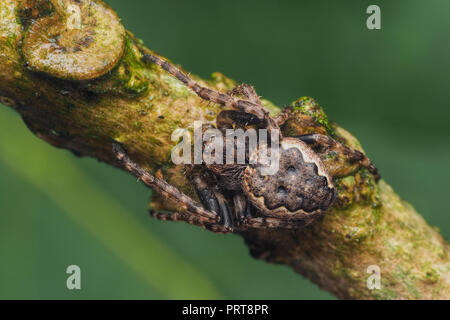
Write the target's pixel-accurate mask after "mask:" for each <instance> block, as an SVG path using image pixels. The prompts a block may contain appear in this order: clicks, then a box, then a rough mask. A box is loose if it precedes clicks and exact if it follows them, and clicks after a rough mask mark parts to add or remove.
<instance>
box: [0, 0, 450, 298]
mask: <svg viewBox="0 0 450 320" xmlns="http://www.w3.org/2000/svg"><path fill="white" fill-rule="evenodd" d="M107 2H108V3H109V4H110V5H111V6H112V7H113V8H114V9H116V10H117V12H118V13H119V15H120V16H121V17H122V18H123V22H124V24H125V26H126V27H127V28H128V29H130V30H131V31H133V32H134V33H135V34H136V35H137V36H138V37H140V38H142V39H143V40H144V41H145V43H146V44H147V45H148V46H149V47H151V48H152V49H155V50H157V51H159V52H161V53H162V54H164V55H165V56H167V57H169V58H170V59H172V60H173V61H175V62H177V63H179V64H181V65H183V66H184V67H185V68H186V69H187V70H191V71H192V72H194V73H197V74H199V75H201V76H203V77H208V76H209V74H210V73H212V72H214V71H222V72H223V73H225V74H226V75H228V76H230V77H231V78H234V79H236V80H238V81H241V82H246V83H250V84H252V85H254V86H255V87H256V89H257V91H258V93H259V94H261V95H263V96H264V97H265V98H268V99H270V100H272V101H274V102H276V103H277V104H279V105H283V104H289V103H290V102H291V101H293V100H295V99H296V98H298V97H300V96H303V95H309V96H312V97H314V98H316V99H317V100H318V102H319V103H320V104H321V105H322V106H323V107H324V108H325V111H326V112H327V113H328V115H329V117H330V118H331V119H332V120H334V121H336V122H338V123H339V124H340V125H342V126H343V127H345V128H346V129H348V130H349V131H350V132H352V133H353V134H355V135H356V136H357V137H358V138H359V139H360V141H361V142H362V143H363V145H364V147H365V149H366V150H367V151H368V154H369V156H370V157H371V158H372V159H373V160H374V162H375V163H376V164H377V166H378V168H379V169H380V171H381V173H382V175H383V177H384V178H385V179H386V180H387V182H388V183H390V184H391V185H392V186H393V187H394V188H395V190H396V191H397V192H398V193H399V194H400V195H401V196H402V197H403V198H404V199H406V200H407V201H409V202H411V203H412V204H413V205H414V206H415V207H416V208H417V210H418V211H419V212H420V213H421V214H422V215H423V216H424V217H425V218H426V220H427V221H428V222H429V223H430V224H432V225H435V226H437V227H439V228H440V229H441V232H442V234H443V235H444V236H445V237H446V238H447V239H448V238H449V235H450V229H449V222H450V214H449V213H450V204H449V202H448V192H449V187H450V185H449V178H450V175H449V168H448V166H449V163H450V149H449V142H450V126H449V124H448V121H449V120H450V108H449V106H450V96H449V91H450V90H449V89H450V88H449V87H450V86H449V85H450V83H449V71H450V58H449V57H450V42H449V39H450V22H449V14H450V2H449V1H448V0H441V1H437V0H434V1H420V0H414V1H413V0H397V1H376V2H372V1H371V2H369V1H361V0H354V1H339V2H338V1H331V0H330V1H317V0H316V1H298V0H297V1H262V0H258V1H242V0H240V1H239V0H227V1H206V0H202V1H181V0H179V1H168V0H164V1H163V0H160V1H154V0H152V1H144V0H140V1H138V0H132V1H123V0H114V1H107ZM370 4H378V5H379V6H380V7H381V12H382V30H379V31H371V30H368V29H367V28H366V19H367V16H368V15H367V14H366V13H365V12H366V8H367V6H368V5H370ZM0 137H1V138H0V298H62V299H73V298H105V299H107V298H111V299H119V298H125V299H127V298H135V299H141V298H147V299H166V298H234V299H240V298H247V299H251V298H254V299H263V298H268V299H307V298H308V299H315V298H322V299H328V298H333V297H332V296H331V295H330V294H328V293H327V292H324V291H321V290H320V289H319V288H318V287H317V286H315V285H314V284H312V283H311V282H309V281H308V280H306V279H303V278H302V277H300V276H298V275H296V274H294V273H293V272H292V271H291V270H290V269H288V268H286V267H283V266H275V265H269V264H266V263H263V262H260V261H256V260H254V259H252V258H251V257H250V256H249V255H248V251H247V248H246V247H245V245H244V244H243V241H242V239H241V238H239V237H237V236H223V235H215V234H212V233H208V232H205V231H202V230H200V229H199V228H194V227H191V226H189V225H186V224H176V223H163V222H159V221H155V220H152V219H150V218H149V217H148V215H147V210H146V206H147V201H148V198H149V194H150V193H149V191H148V190H147V189H146V188H145V187H143V186H142V185H141V184H139V183H136V180H135V179H133V178H132V177H131V176H129V175H128V174H126V173H124V172H121V171H119V170H115V169H113V168H112V167H109V166H107V165H105V164H101V163H98V162H97V161H95V160H93V159H81V160H80V159H77V158H75V157H73V156H72V155H71V154H70V153H69V152H68V151H64V150H57V149H55V148H52V147H50V146H49V145H47V144H46V143H44V142H43V141H41V140H39V139H38V138H36V137H35V136H33V135H32V134H31V133H30V132H29V131H28V130H27V129H26V128H25V126H24V124H23V123H22V121H21V119H20V118H19V117H18V115H17V114H15V113H14V112H13V111H12V110H10V109H9V108H5V107H3V106H2V107H0ZM71 264H76V265H79V266H80V267H81V272H82V290H80V291H69V290H67V289H66V278H67V275H66V273H65V270H66V268H67V266H68V265H71Z"/></svg>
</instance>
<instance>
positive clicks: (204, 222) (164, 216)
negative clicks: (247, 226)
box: [150, 210, 232, 233]
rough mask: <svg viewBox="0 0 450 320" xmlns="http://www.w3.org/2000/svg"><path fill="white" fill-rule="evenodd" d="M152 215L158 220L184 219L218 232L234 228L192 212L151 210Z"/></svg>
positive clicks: (227, 231)
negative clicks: (191, 213)
mask: <svg viewBox="0 0 450 320" xmlns="http://www.w3.org/2000/svg"><path fill="white" fill-rule="evenodd" d="M150 215H151V216H152V217H153V218H155V219H158V220H163V221H184V222H187V223H189V224H192V225H194V226H198V227H202V228H205V229H206V230H209V231H212V232H216V233H231V232H232V230H230V229H229V228H227V227H225V226H223V225H221V224H218V223H217V222H216V221H214V220H209V219H208V218H204V217H199V216H197V215H190V214H182V213H179V212H174V213H164V212H157V211H153V210H151V211H150Z"/></svg>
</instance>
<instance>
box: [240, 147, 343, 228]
mask: <svg viewBox="0 0 450 320" xmlns="http://www.w3.org/2000/svg"><path fill="white" fill-rule="evenodd" d="M255 153H259V150H256V151H255ZM255 153H254V154H255ZM257 157H258V159H259V157H260V156H259V155H258V156H257ZM262 169H263V165H261V164H260V162H259V161H258V162H257V163H256V164H254V165H249V166H248V167H247V169H246V170H245V173H244V180H243V189H244V191H245V192H246V194H247V197H248V199H249V200H250V202H251V203H252V204H253V205H255V206H256V207H257V208H258V209H259V210H260V211H261V212H262V213H263V214H265V215H267V216H274V217H280V216H284V217H286V218H292V219H299V220H302V219H305V220H307V219H311V218H312V217H315V216H318V215H320V214H321V213H322V212H323V211H325V210H326V209H327V208H328V207H330V206H331V205H332V203H333V201H334V200H335V196H336V191H335V188H334V185H333V182H332V179H331V177H330V176H329V174H328V173H327V171H326V169H325V167H324V165H323V164H322V161H321V160H320V158H319V157H318V156H317V155H316V154H315V153H314V152H313V151H312V150H311V149H310V148H309V147H308V146H307V145H306V144H305V143H303V142H302V141H300V140H298V139H295V138H284V139H283V140H282V141H281V143H280V149H279V168H278V170H277V171H276V172H275V173H274V174H272V175H265V174H263V171H262Z"/></svg>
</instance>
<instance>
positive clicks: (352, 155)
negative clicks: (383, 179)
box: [296, 133, 380, 181]
mask: <svg viewBox="0 0 450 320" xmlns="http://www.w3.org/2000/svg"><path fill="white" fill-rule="evenodd" d="M296 138H298V139H300V140H302V141H303V142H305V143H307V144H311V145H319V146H322V147H325V148H327V149H328V150H332V151H335V152H337V153H342V154H344V155H346V156H348V158H349V160H350V161H351V162H356V163H358V164H359V165H360V166H361V167H364V168H366V169H367V170H369V172H370V173H371V174H372V175H373V176H374V178H375V181H378V180H380V174H379V172H378V169H377V168H376V167H375V165H374V164H373V163H372V161H370V159H369V158H368V157H367V156H366V155H365V154H364V153H362V152H361V151H358V150H355V149H352V148H349V147H347V146H346V145H344V144H342V143H340V142H337V141H336V140H334V139H333V138H330V137H329V136H326V135H323V134H318V133H314V134H306V135H301V136H297V137H296Z"/></svg>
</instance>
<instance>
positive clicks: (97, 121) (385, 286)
mask: <svg viewBox="0 0 450 320" xmlns="http://www.w3.org/2000/svg"><path fill="white" fill-rule="evenodd" d="M43 3H47V2H46V1H39V0H24V1H19V0H2V1H1V2H0V17H1V19H0V96H1V97H2V98H1V102H2V103H4V104H6V105H9V106H11V107H12V108H14V109H15V110H16V111H17V112H19V113H20V114H21V116H22V118H23V119H24V122H25V123H26V125H27V126H28V127H29V128H30V130H32V131H33V132H34V133H35V134H36V135H37V136H39V137H40V138H42V139H44V140H45V141H47V142H48V143H50V144H52V145H54V146H56V147H59V148H65V149H69V150H71V151H72V152H73V153H74V154H76V155H78V156H89V157H94V158H97V159H99V160H101V161H104V162H106V163H108V164H110V165H113V166H119V164H118V162H117V161H116V158H115V156H114V154H113V152H112V150H111V143H112V142H113V141H117V142H120V143H121V144H122V145H123V146H124V147H125V148H126V149H127V150H128V152H129V154H130V157H131V158H133V159H134V160H135V161H136V162H138V163H139V164H140V165H142V166H144V167H146V168H147V169H149V170H152V171H154V172H156V171H158V174H161V175H163V176H164V178H165V179H166V180H168V182H169V183H171V184H173V185H175V186H177V187H179V188H180V189H181V190H183V191H184V192H185V193H187V194H189V195H192V196H194V195H193V192H192V190H191V187H190V185H189V184H188V182H187V180H186V178H185V177H184V175H183V172H182V168H180V167H178V166H173V165H171V163H170V152H171V149H172V147H173V146H174V145H175V142H172V141H171V134H172V132H173V131H174V130H175V129H176V128H190V127H192V124H193V122H194V121H197V120H200V121H204V122H211V123H214V121H215V117H216V115H217V113H218V112H219V111H220V107H219V106H217V105H213V104H209V105H208V104H206V103H205V102H203V101H201V99H199V98H198V97H197V96H196V95H194V94H193V93H192V92H191V91H189V89H187V88H186V87H185V86H184V85H182V84H181V82H179V81H178V80H175V79H174V78H173V77H171V76H170V75H169V74H167V73H166V72H165V71H163V70H162V69H161V68H160V67H158V66H156V65H152V64H149V63H145V62H143V60H142V52H143V51H146V50H149V49H147V48H145V47H144V46H143V44H142V43H141V41H139V40H137V39H135V38H134V36H133V35H132V34H131V33H129V32H127V33H123V34H122V33H121V31H120V29H117V34H122V36H123V39H122V40H123V41H124V42H123V46H124V48H123V55H122V56H121V58H120V60H119V61H118V62H117V63H115V65H114V66H109V65H108V69H105V70H103V69H98V70H96V71H95V72H96V73H95V74H94V75H92V76H91V77H85V76H84V74H81V72H83V70H81V71H80V70H79V69H77V72H78V73H77V75H76V77H75V76H74V78H73V79H72V80H66V79H68V78H70V76H71V74H70V73H69V74H67V73H61V70H57V72H56V71H55V72H53V71H52V69H51V68H50V69H48V67H47V69H45V70H44V69H43V70H40V69H39V67H40V65H39V61H38V62H37V63H36V62H35V61H36V59H35V58H36V57H35V56H33V59H34V60H33V61H34V65H33V67H32V66H29V63H28V62H29V61H27V59H29V58H27V57H28V56H26V55H24V54H23V51H24V50H28V47H27V48H25V49H24V47H23V44H24V43H27V46H30V45H31V46H33V45H34V42H33V41H43V40H42V39H39V37H38V39H26V37H27V34H26V31H27V28H29V27H30V25H32V26H33V23H35V22H36V21H39V20H40V19H43V17H45V15H46V14H48V12H52V10H54V9H53V8H52V7H50V8H47V7H45V6H44V5H43ZM96 3H98V4H100V5H101V6H103V3H102V2H100V1H96ZM47 5H48V4H47ZM43 7H44V8H43ZM56 17H57V15H56ZM61 19H63V17H61ZM108 19H111V17H110V16H109V17H108ZM83 21H84V20H83ZM100 25H102V24H100ZM103 25H106V24H103ZM108 25H110V24H108ZM24 39H26V40H27V41H24ZM94 41H96V39H94ZM99 43H101V44H102V46H103V48H102V50H101V51H102V52H103V50H105V51H108V50H109V51H114V50H115V49H116V48H117V47H116V46H115V45H117V44H111V43H107V41H105V39H102V41H101V42H99ZM88 46H89V44H88ZM82 50H84V49H82ZM149 52H151V51H149ZM95 54H98V52H96V53H95ZM91 58H92V59H93V58H95V56H94V57H91ZM66 62H67V61H63V63H66ZM94 62H95V61H94ZM27 65H28V67H27ZM111 67H114V68H113V69H111ZM31 69H33V70H31ZM65 71H66V70H65ZM58 72H59V73H58ZM63 75H64V76H63ZM63 78H64V79H63ZM75 78H77V79H75ZM194 78H195V79H196V80H197V81H199V82H201V83H202V84H203V85H206V86H208V87H210V88H213V89H217V90H220V91H226V90H229V89H231V88H232V87H233V86H234V85H235V83H234V81H232V80H230V79H228V78H227V77H225V76H223V75H222V74H220V73H215V74H213V76H212V79H209V80H203V79H200V78H199V77H196V76H194ZM74 79H75V80H76V81H74ZM264 104H265V106H266V107H268V108H269V109H270V110H271V111H273V112H274V113H276V112H277V111H278V110H279V109H278V108H277V107H276V106H274V105H273V104H271V103H270V102H269V101H264ZM293 106H294V109H295V110H296V111H295V112H296V118H294V120H292V121H290V122H288V124H287V125H286V126H284V127H283V128H282V129H283V131H284V134H285V135H293V134H298V133H312V132H318V133H325V134H328V135H334V136H335V137H336V138H338V139H339V140H341V141H343V142H345V143H346V144H348V145H349V146H351V147H354V148H360V146H359V143H358V142H357V140H356V139H355V138H353V137H352V136H351V135H350V134H349V133H347V132H346V131H345V130H343V129H342V128H340V127H339V126H337V125H335V124H332V123H329V122H328V120H327V118H326V115H325V114H324V113H323V112H322V111H321V109H320V107H318V105H317V104H316V103H315V102H314V101H313V100H312V99H310V98H302V99H299V100H298V101H296V102H294V103H293ZM4 138H5V139H6V138H7V137H4ZM323 159H324V161H325V162H326V165H327V166H328V167H329V168H330V170H334V173H335V175H338V176H340V178H337V179H336V181H335V182H336V185H337V187H338V189H339V198H338V201H337V202H336V204H335V205H334V206H333V208H331V209H330V210H328V211H327V213H326V214H325V217H324V218H323V219H322V220H321V221H319V222H317V223H315V224H313V225H312V226H311V227H308V228H306V229H304V230H300V231H296V232H293V231H286V230H267V231H261V230H252V231H246V232H243V233H242V234H241V235H242V236H243V237H244V239H245V241H246V244H247V245H248V246H249V248H250V251H251V254H252V255H253V256H254V257H256V258H259V259H263V260H266V261H268V262H272V263H279V264H285V265H288V266H290V267H292V268H293V269H294V270H295V271H296V272H298V273H300V274H302V275H304V276H306V277H308V278H310V279H311V280H312V281H314V282H315V283H317V284H318V285H319V286H320V287H321V288H322V289H324V290H327V291H329V292H332V293H334V294H335V295H336V296H337V297H339V298H345V299H348V298H350V299H365V298H368V299H417V298H421V299H449V298H450V275H449V271H450V261H449V246H448V244H447V243H446V242H445V241H444V240H443V239H442V237H441V236H440V235H439V232H438V231H437V230H436V229H435V228H432V227H430V226H429V225H427V223H426V222H425V221H424V220H423V218H422V217H421V216H420V215H419V214H417V213H416V211H415V210H414V208H413V207H412V206H411V205H409V204H408V203H406V202H404V201H402V200H401V199H400V198H399V197H398V196H397V195H396V194H395V193H394V191H393V190H392V189H391V188H390V187H389V186H388V185H387V184H386V183H385V182H384V181H381V182H380V183H379V184H376V183H375V182H374V181H373V179H372V177H371V176H370V174H368V173H367V172H366V170H360V169H358V168H357V167H356V166H354V165H353V164H351V163H348V164H347V165H346V167H345V168H346V169H345V170H343V171H342V166H337V165H335V164H337V163H338V164H340V165H341V164H342V163H344V162H345V160H343V159H341V158H339V156H338V155H333V154H329V153H326V154H323ZM151 205H152V206H153V207H154V208H155V209H173V208H171V205H170V204H167V203H163V202H162V201H161V199H160V198H158V197H157V196H156V197H154V199H153V200H152V203H151ZM370 265H377V266H379V267H380V270H381V281H382V282H381V289H379V290H377V289H375V290H369V289H368V288H367V285H366V280H367V278H368V277H369V276H370V275H369V274H367V272H366V271H367V268H368V267H369V266H370Z"/></svg>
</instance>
